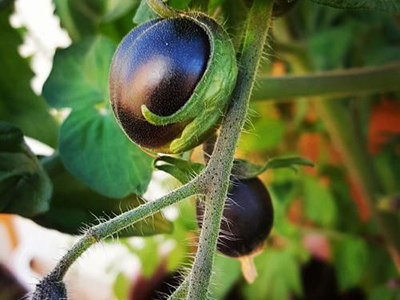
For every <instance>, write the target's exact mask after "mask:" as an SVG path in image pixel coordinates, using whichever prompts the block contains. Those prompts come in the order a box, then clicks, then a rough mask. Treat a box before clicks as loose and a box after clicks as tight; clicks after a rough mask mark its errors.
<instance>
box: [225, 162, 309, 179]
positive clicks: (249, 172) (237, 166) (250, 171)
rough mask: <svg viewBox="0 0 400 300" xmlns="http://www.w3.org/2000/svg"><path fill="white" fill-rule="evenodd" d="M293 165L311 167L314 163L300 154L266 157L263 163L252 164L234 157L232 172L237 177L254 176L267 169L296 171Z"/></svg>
mask: <svg viewBox="0 0 400 300" xmlns="http://www.w3.org/2000/svg"><path fill="white" fill-rule="evenodd" d="M295 166H308V167H313V166H314V164H313V163H312V162H311V161H310V160H308V159H306V158H302V157H300V156H286V157H285V156H282V157H273V158H270V159H268V161H267V162H266V164H265V165H263V166H259V165H255V164H252V163H250V162H248V161H246V160H244V159H235V161H234V165H233V169H232V174H234V175H235V176H236V177H237V178H239V179H246V178H254V177H257V176H258V175H260V174H262V173H264V172H265V171H267V170H268V169H279V168H290V169H294V170H295V171H296V168H295Z"/></svg>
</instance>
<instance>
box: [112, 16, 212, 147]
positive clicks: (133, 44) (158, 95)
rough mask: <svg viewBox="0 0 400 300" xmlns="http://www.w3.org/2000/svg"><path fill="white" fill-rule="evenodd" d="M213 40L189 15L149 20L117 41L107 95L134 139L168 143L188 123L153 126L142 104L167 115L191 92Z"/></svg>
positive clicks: (145, 143)
mask: <svg viewBox="0 0 400 300" xmlns="http://www.w3.org/2000/svg"><path fill="white" fill-rule="evenodd" d="M210 47H211V42H210V39H209V37H208V35H207V33H206V31H205V30H204V29H203V28H202V27H201V26H200V25H199V24H198V23H196V22H194V21H193V19H190V18H186V17H180V18H169V19H158V20H153V21H149V22H147V23H145V24H143V25H141V26H139V27H136V28H135V29H133V30H132V31H131V32H130V33H129V34H128V35H127V36H126V37H125V38H124V40H123V41H122V43H121V44H120V46H119V47H118V49H117V51H116V53H115V55H114V59H113V62H112V66H111V72H110V96H111V104H112V107H113V110H114V113H115V115H116V117H117V119H118V120H119V122H120V124H121V126H122V128H123V129H124V131H125V132H126V134H127V135H128V136H129V137H130V139H131V140H132V141H133V142H135V143H136V144H138V145H140V146H143V147H145V148H149V149H160V148H163V147H166V146H167V145H168V144H169V143H170V142H171V141H172V140H174V139H175V138H176V137H178V136H179V135H180V133H181V131H182V130H183V128H184V127H185V125H186V124H182V123H175V124H169V125H166V126H155V125H152V124H150V123H149V122H147V120H146V119H145V118H144V117H143V115H142V112H141V106H142V105H143V104H145V105H146V106H147V108H148V109H149V110H150V111H151V112H153V113H154V114H156V115H159V116H170V115H172V114H174V113H175V112H176V111H178V110H179V109H180V108H181V107H182V106H183V105H184V104H185V103H186V102H187V101H188V100H189V98H190V97H191V95H192V93H193V91H194V89H195V87H196V85H197V84H198V83H199V81H200V80H201V78H202V76H203V74H204V72H205V70H206V68H207V63H208V61H209V58H210Z"/></svg>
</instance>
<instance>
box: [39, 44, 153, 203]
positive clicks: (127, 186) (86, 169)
mask: <svg viewBox="0 0 400 300" xmlns="http://www.w3.org/2000/svg"><path fill="white" fill-rule="evenodd" d="M114 50H115V46H114V44H113V43H111V42H110V41H108V40H107V39H104V38H101V37H97V38H88V39H85V40H82V41H80V42H78V43H76V44H74V45H72V46H71V47H69V48H68V49H65V50H60V51H59V52H58V53H57V54H56V56H55V59H54V66H53V70H52V71H51V73H50V76H49V78H48V80H47V81H46V83H45V86H44V90H43V93H44V96H45V98H46V100H47V102H48V103H49V104H50V105H52V106H53V107H56V108H61V107H71V108H73V111H72V113H71V114H70V116H69V117H68V118H67V120H66V121H65V122H64V124H63V125H62V127H61V132H60V154H61V158H62V160H63V162H64V164H65V166H66V168H67V169H68V171H70V172H71V173H72V174H74V176H76V177H77V178H78V179H79V180H82V181H84V182H85V183H86V184H88V185H89V186H90V187H91V188H92V189H94V190H95V191H97V192H99V193H101V194H103V195H106V196H108V197H112V198H122V197H125V196H127V195H128V194H130V193H135V194H142V193H144V192H145V190H146V188H147V185H148V183H149V181H150V177H151V173H152V169H151V165H150V162H151V158H150V157H149V156H148V155H146V154H145V153H144V152H143V151H141V150H140V149H139V148H138V147H137V146H135V145H134V144H133V143H132V142H131V141H130V140H129V139H128V138H127V137H126V136H125V135H124V134H123V132H122V130H121V129H120V128H119V126H118V125H117V122H116V120H115V118H114V117H113V115H112V113H111V109H110V105H109V101H108V97H109V96H108V73H109V66H110V63H111V59H112V56H113V53H114Z"/></svg>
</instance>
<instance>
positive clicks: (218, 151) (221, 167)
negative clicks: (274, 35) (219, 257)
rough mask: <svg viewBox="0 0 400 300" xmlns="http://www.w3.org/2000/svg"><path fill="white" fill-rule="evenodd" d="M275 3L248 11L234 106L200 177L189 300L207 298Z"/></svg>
mask: <svg viewBox="0 0 400 300" xmlns="http://www.w3.org/2000/svg"><path fill="white" fill-rule="evenodd" d="M272 4H273V1H272V0H270V1H266V0H255V1H254V3H253V7H252V9H251V10H250V12H249V15H248V19H247V22H246V31H245V34H244V40H243V44H242V48H241V53H240V57H239V60H238V64H239V75H238V79H237V83H236V87H235V89H234V91H233V93H232V101H231V105H230V107H229V109H228V112H227V114H226V116H225V118H224V120H223V122H222V126H221V133H220V135H219V137H218V139H217V143H216V145H215V150H214V153H213V155H212V157H211V159H210V161H209V164H208V165H207V167H206V169H205V171H204V172H203V173H202V174H201V180H202V181H203V182H204V187H205V188H206V189H207V190H206V200H205V213H204V219H203V226H202V230H201V233H200V242H199V247H198V251H197V254H196V258H195V261H194V264H193V269H192V272H191V276H190V284H189V293H188V297H187V299H190V300H204V299H207V293H208V289H209V284H210V278H211V274H212V266H213V261H214V256H215V251H216V246H217V240H218V233H219V228H220V224H221V218H222V212H223V208H224V204H225V199H226V195H227V192H228V186H229V178H230V173H231V169H232V165H233V158H234V154H235V150H236V147H237V143H238V140H239V136H240V133H241V131H242V129H243V125H244V122H245V118H246V115H247V109H248V104H249V100H250V96H251V91H252V89H253V85H254V80H255V77H256V73H257V69H258V66H259V62H260V59H261V56H262V51H263V46H264V44H265V42H266V38H267V33H268V29H269V25H270V16H271V11H272Z"/></svg>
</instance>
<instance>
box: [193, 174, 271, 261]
mask: <svg viewBox="0 0 400 300" xmlns="http://www.w3.org/2000/svg"><path fill="white" fill-rule="evenodd" d="M231 185H232V188H231V189H230V192H229V194H228V199H227V200H226V202H225V207H224V212H223V220H222V222H221V229H220V234H219V237H218V246H217V248H218V250H219V251H220V252H221V253H223V254H225V255H227V256H231V257H241V256H248V255H251V254H254V252H256V251H257V250H258V249H260V248H261V247H262V246H263V244H264V241H265V240H266V239H267V237H268V235H269V233H270V231H271V228H272V224H273V220H274V212H273V207H272V202H271V196H270V194H269V192H268V190H267V188H266V187H265V185H264V184H263V183H262V182H261V180H260V179H258V178H257V177H255V178H251V179H246V180H240V181H238V180H235V181H233V182H232V184H231ZM203 214H204V202H202V201H197V221H198V223H199V226H200V227H201V220H202V219H203Z"/></svg>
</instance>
